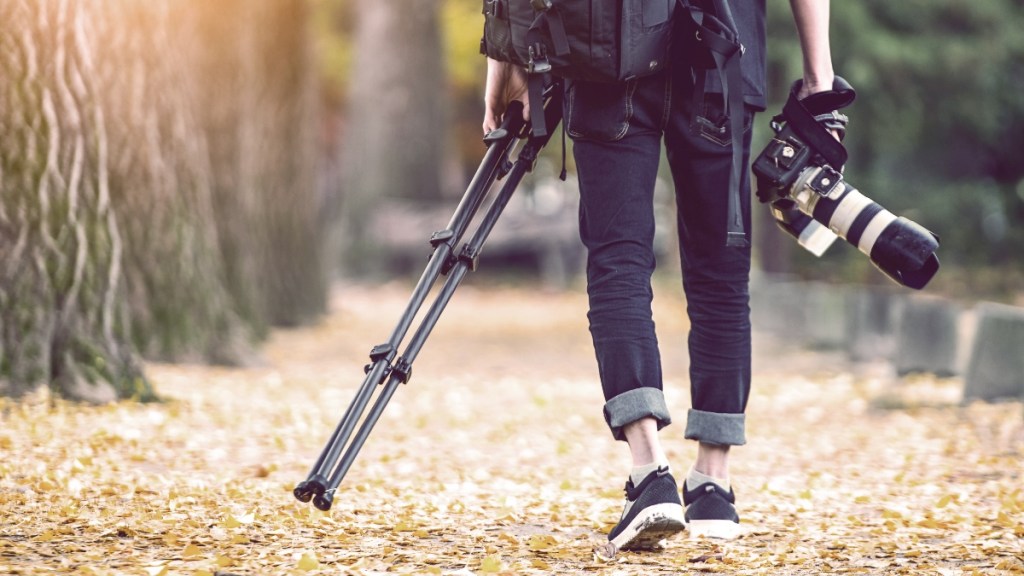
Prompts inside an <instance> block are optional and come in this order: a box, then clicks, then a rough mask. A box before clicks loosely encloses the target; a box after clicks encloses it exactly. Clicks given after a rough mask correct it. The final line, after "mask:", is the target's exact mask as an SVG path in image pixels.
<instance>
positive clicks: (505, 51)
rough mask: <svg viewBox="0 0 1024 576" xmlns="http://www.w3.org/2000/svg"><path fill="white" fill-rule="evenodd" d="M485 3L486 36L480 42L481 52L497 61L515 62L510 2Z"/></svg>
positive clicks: (495, 1)
mask: <svg viewBox="0 0 1024 576" xmlns="http://www.w3.org/2000/svg"><path fill="white" fill-rule="evenodd" d="M483 1H484V10H483V12H484V36H483V38H482V39H481V40H480V52H481V53H482V54H486V55H487V56H490V57H491V58H494V59H495V60H501V61H504V62H515V61H516V60H515V53H516V52H515V47H514V45H513V40H512V22H511V20H510V14H509V0H483Z"/></svg>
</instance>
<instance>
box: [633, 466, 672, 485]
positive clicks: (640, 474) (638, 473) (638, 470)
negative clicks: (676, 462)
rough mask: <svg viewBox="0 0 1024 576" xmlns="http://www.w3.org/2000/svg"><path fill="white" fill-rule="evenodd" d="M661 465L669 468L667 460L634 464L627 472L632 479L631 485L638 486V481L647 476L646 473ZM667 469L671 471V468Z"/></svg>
mask: <svg viewBox="0 0 1024 576" xmlns="http://www.w3.org/2000/svg"><path fill="white" fill-rule="evenodd" d="M662 466H664V467H665V468H669V465H668V463H667V462H651V463H650V464H644V465H643V466H634V467H633V469H632V470H631V471H630V472H629V479H630V480H632V481H633V486H639V485H640V483H641V482H643V481H644V478H647V475H648V474H650V473H651V472H654V471H655V470H657V469H658V468H661V467H662ZM669 471H670V472H671V469H670V470H669Z"/></svg>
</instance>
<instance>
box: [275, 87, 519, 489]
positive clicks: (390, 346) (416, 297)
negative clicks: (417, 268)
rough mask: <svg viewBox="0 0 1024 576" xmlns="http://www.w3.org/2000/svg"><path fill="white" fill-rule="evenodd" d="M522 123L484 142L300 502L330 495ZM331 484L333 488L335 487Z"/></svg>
mask: <svg viewBox="0 0 1024 576" xmlns="http://www.w3.org/2000/svg"><path fill="white" fill-rule="evenodd" d="M522 124H523V121H522V118H521V112H520V111H518V110H516V109H515V108H514V107H513V108H510V109H509V111H508V113H507V114H506V118H505V121H504V122H503V124H502V127H501V128H500V129H499V130H496V131H495V132H494V133H492V134H490V135H488V137H487V138H486V142H487V143H488V148H487V152H486V153H485V155H484V159H483V160H482V161H481V163H480V167H479V168H478V169H477V172H476V174H475V175H474V176H473V179H472V181H471V182H470V185H469V187H468V188H467V190H466V193H465V195H464V196H463V198H462V200H461V201H460V203H459V206H458V207H457V208H456V210H455V213H454V214H453V216H452V219H451V221H449V223H448V228H447V229H446V230H444V231H442V232H439V233H435V234H434V236H433V237H432V238H431V244H432V245H433V246H434V252H433V254H432V255H431V259H430V262H429V263H428V265H427V267H426V269H425V270H424V272H423V275H422V276H421V277H420V280H419V281H418V282H417V284H416V288H415V289H414V291H413V294H412V297H411V298H410V301H409V304H408V306H407V307H406V309H405V311H404V313H403V314H402V316H401V318H400V319H399V322H398V324H397V326H396V327H395V329H394V331H393V332H392V334H391V337H390V338H389V339H388V342H387V344H384V345H381V346H378V347H377V348H375V349H374V350H375V351H376V350H377V349H384V350H386V352H385V353H384V355H383V356H380V357H375V354H374V353H372V352H371V360H372V361H373V364H372V367H371V368H370V369H369V371H368V374H367V377H366V379H365V380H364V381H363V383H362V385H361V386H360V388H359V390H358V392H357V393H356V397H355V398H354V399H353V401H352V403H351V404H350V405H349V407H348V409H346V411H345V414H344V416H343V417H342V419H341V421H340V422H339V423H338V426H337V427H336V428H335V430H334V432H333V433H332V434H331V437H330V439H329V440H328V442H327V445H326V446H325V447H324V449H323V451H322V452H321V453H320V456H319V457H318V458H317V460H316V463H315V464H314V466H313V469H312V470H311V471H310V473H309V475H308V476H307V478H306V480H305V481H303V482H300V483H299V484H298V485H296V487H295V489H294V490H293V494H294V496H295V497H296V498H297V499H298V500H300V501H302V502H309V501H310V500H311V499H315V501H314V505H318V504H317V502H320V501H321V500H322V498H323V496H324V493H325V491H326V490H328V487H329V486H330V482H329V481H328V480H327V478H326V477H327V475H328V474H329V473H330V471H331V470H332V469H334V468H335V467H336V464H337V459H338V456H339V455H340V454H341V451H342V449H343V448H344V446H345V445H346V444H347V443H348V441H349V437H350V436H351V434H352V431H353V429H354V428H355V425H356V423H357V422H358V420H359V418H360V417H361V416H362V414H363V412H364V411H365V409H366V406H367V404H368V403H369V401H370V399H371V397H372V395H373V389H374V388H375V387H376V386H377V385H378V384H380V383H381V382H382V381H383V380H384V378H386V377H387V376H388V373H389V372H390V371H391V366H390V363H391V361H392V360H393V359H394V351H395V350H397V348H398V346H399V345H400V344H401V341H402V340H403V339H404V338H405V334H406V333H407V332H408V330H409V327H410V326H411V324H412V322H413V319H414V318H415V316H416V314H417V312H419V309H420V307H421V306H422V305H423V302H424V301H425V300H426V297H427V295H428V294H429V292H430V290H431V288H432V287H433V285H434V283H435V281H436V280H437V277H438V276H440V275H441V273H442V271H443V270H444V268H445V266H447V265H448V264H449V262H450V260H451V257H452V251H453V248H454V246H455V245H456V244H457V243H458V242H459V240H460V238H461V237H462V235H463V234H464V233H465V230H466V228H467V227H468V225H469V223H470V222H471V221H472V219H473V216H474V215H475V214H476V211H477V210H478V209H479V207H480V204H481V203H482V202H483V199H484V197H485V196H486V195H487V192H488V190H490V187H491V185H492V184H493V183H494V181H495V180H496V179H497V178H498V177H499V175H500V174H501V172H502V170H503V169H504V165H505V164H506V163H507V162H508V155H509V153H510V152H511V150H512V148H513V147H514V146H515V143H516V140H517V138H518V135H519V132H520V131H521V129H522ZM392 393H393V392H392ZM334 485H335V486H337V484H334ZM326 506H327V507H328V508H329V507H330V503H329V502H328V503H327V504H326Z"/></svg>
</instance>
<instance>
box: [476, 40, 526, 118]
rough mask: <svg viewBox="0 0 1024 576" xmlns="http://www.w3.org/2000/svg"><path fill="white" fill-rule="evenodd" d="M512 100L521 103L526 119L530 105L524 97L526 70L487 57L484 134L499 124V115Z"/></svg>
mask: <svg viewBox="0 0 1024 576" xmlns="http://www.w3.org/2000/svg"><path fill="white" fill-rule="evenodd" d="M513 100H519V101H520V102H522V103H523V119H524V120H526V119H528V118H529V117H530V105H529V99H528V98H527V97H526V71H525V70H523V69H522V68H520V67H519V66H516V65H514V64H510V63H508V62H500V61H498V60H494V59H493V58H488V59H487V84H486V86H485V88H484V123H483V129H484V134H487V133H488V132H490V131H492V130H494V129H495V128H497V127H498V125H500V124H501V116H502V115H503V114H504V113H505V108H507V107H508V103H509V102H511V101H513Z"/></svg>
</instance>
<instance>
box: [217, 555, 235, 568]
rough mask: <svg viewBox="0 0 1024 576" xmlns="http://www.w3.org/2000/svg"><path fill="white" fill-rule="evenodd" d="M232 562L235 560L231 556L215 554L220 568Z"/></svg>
mask: <svg viewBox="0 0 1024 576" xmlns="http://www.w3.org/2000/svg"><path fill="white" fill-rule="evenodd" d="M234 563H235V561H234V559H232V558H228V557H227V556H217V566H220V567H221V568H226V567H228V566H231V565H232V564H234Z"/></svg>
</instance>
